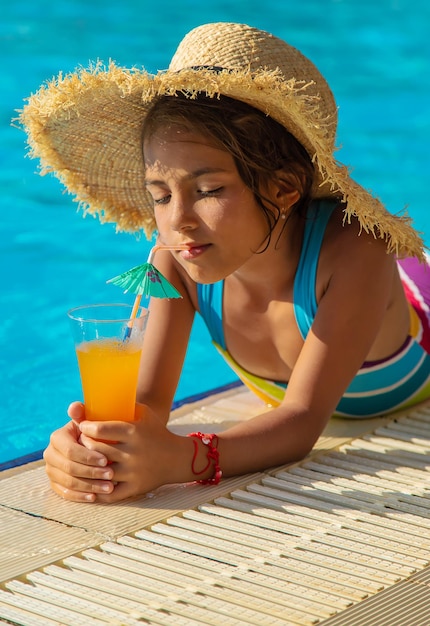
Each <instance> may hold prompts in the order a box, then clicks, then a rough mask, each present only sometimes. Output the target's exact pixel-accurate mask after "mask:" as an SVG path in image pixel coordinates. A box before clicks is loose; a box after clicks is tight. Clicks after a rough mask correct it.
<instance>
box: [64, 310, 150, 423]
mask: <svg viewBox="0 0 430 626" xmlns="http://www.w3.org/2000/svg"><path fill="white" fill-rule="evenodd" d="M131 311H132V307H131V306H129V305H127V304H94V305H86V306H79V307H76V308H74V309H71V310H70V311H68V316H69V319H70V322H71V326H72V332H73V339H74V342H75V349H76V355H77V357H78V365H79V372H80V376H81V384H82V391H83V395H84V404H85V416H86V419H89V420H97V421H100V420H103V421H104V420H123V421H127V422H131V421H133V420H134V418H135V408H136V388H137V377H138V372H139V365H140V357H141V354H142V344H143V337H144V334H145V327H146V322H147V319H148V311H147V309H144V308H141V309H140V311H139V312H138V314H137V316H136V317H135V318H134V319H131Z"/></svg>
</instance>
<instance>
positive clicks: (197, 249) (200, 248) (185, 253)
mask: <svg viewBox="0 0 430 626" xmlns="http://www.w3.org/2000/svg"><path fill="white" fill-rule="evenodd" d="M210 245H211V244H210V243H207V244H198V245H192V246H190V247H189V248H188V250H181V252H180V254H181V256H182V258H183V259H185V260H192V259H196V258H197V257H199V256H201V255H202V254H203V253H204V252H206V250H207V249H208V248H209V247H210Z"/></svg>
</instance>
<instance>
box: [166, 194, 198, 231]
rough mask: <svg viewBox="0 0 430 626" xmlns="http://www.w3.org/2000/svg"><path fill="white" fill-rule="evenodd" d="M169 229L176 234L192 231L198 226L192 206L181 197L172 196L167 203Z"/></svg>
mask: <svg viewBox="0 0 430 626" xmlns="http://www.w3.org/2000/svg"><path fill="white" fill-rule="evenodd" d="M169 222H170V228H171V229H172V230H174V231H176V232H183V231H185V230H193V229H195V228H197V226H198V218H197V215H196V213H195V211H194V209H193V204H192V202H190V201H189V200H187V199H186V198H184V197H183V196H181V195H175V196H172V198H171V200H170V203H169Z"/></svg>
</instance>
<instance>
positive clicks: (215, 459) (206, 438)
mask: <svg viewBox="0 0 430 626" xmlns="http://www.w3.org/2000/svg"><path fill="white" fill-rule="evenodd" d="M187 437H197V438H198V439H200V441H201V442H202V443H204V444H205V446H207V447H208V453H207V459H208V462H207V464H206V467H204V468H203V469H202V470H201V471H200V472H196V470H195V462H196V459H197V455H198V452H199V444H198V443H197V441H196V440H195V439H193V443H194V454H193V460H192V461H191V470H192V472H193V474H195V475H196V476H200V474H204V473H205V472H206V471H207V470H208V469H209V467H210V465H211V463H213V465H214V469H215V473H214V475H213V477H212V478H206V479H204V480H198V481H196V482H198V483H201V484H202V485H218V483H219V481H220V480H221V476H222V470H221V468H220V466H219V452H218V449H217V445H218V436H217V435H215V434H213V433H212V434H210V435H206V434H204V433H190V434H189V435H187Z"/></svg>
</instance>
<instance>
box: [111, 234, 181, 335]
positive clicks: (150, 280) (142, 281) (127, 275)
mask: <svg viewBox="0 0 430 626" xmlns="http://www.w3.org/2000/svg"><path fill="white" fill-rule="evenodd" d="M186 249H187V246H164V245H161V244H159V245H156V246H154V247H153V248H152V249H151V251H150V253H149V255H148V260H147V261H146V263H143V265H137V266H136V267H132V268H131V269H130V270H127V271H126V272H123V273H122V274H119V276H115V277H114V278H110V279H109V280H108V281H107V282H108V283H112V284H113V285H117V286H118V287H122V288H123V289H124V293H127V292H131V293H134V294H136V299H135V301H134V304H133V310H132V312H131V316H130V319H131V320H134V319H135V317H136V315H137V312H138V310H139V306H140V301H141V299H142V296H146V297H155V298H182V296H181V294H180V293H179V291H178V290H177V289H176V287H174V286H173V285H172V284H171V283H169V281H168V280H167V278H164V276H163V275H162V274H161V272H159V271H158V270H157V268H156V267H155V266H154V265H153V264H152V261H153V258H154V255H155V253H156V251H157V250H186ZM132 324H133V322H131V325H130V331H131V326H132ZM128 334H129V333H127V335H128Z"/></svg>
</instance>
